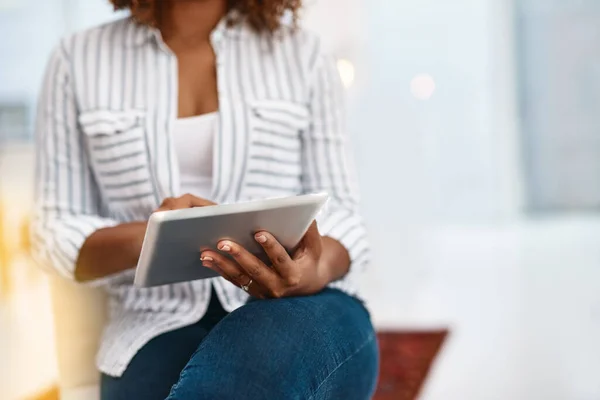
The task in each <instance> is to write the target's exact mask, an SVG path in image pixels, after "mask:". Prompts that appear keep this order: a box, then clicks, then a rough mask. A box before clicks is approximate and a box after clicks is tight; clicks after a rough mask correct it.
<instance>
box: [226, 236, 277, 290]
mask: <svg viewBox="0 0 600 400" xmlns="http://www.w3.org/2000/svg"><path fill="white" fill-rule="evenodd" d="M217 248H218V249H219V250H221V251H222V252H224V253H227V254H229V255H230V256H231V257H232V258H233V259H234V260H235V262H236V263H237V265H239V266H240V267H241V268H242V269H243V270H244V271H245V272H246V274H247V275H248V276H249V277H250V278H252V279H253V280H255V281H256V282H258V283H259V284H260V285H261V286H263V287H265V288H267V289H268V290H276V289H277V288H278V287H279V286H280V277H279V276H278V275H277V274H276V273H275V272H274V271H273V269H271V268H269V267H268V266H266V265H265V263H263V262H262V261H261V260H259V259H258V258H257V257H256V256H255V255H254V254H252V253H250V252H249V251H248V250H246V249H245V248H243V247H242V246H240V245H238V244H237V243H234V242H232V241H230V240H222V241H221V242H219V243H218V244H217Z"/></svg>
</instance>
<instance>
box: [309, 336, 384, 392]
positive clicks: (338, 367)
mask: <svg viewBox="0 0 600 400" xmlns="http://www.w3.org/2000/svg"><path fill="white" fill-rule="evenodd" d="M373 339H375V334H374V333H372V334H371V335H369V338H368V339H367V340H366V341H365V342H364V343H363V344H362V345H360V346H359V347H358V348H357V349H356V350H355V351H354V353H352V354H350V355H349V356H348V357H346V359H345V360H344V361H342V362H341V363H340V364H339V365H338V366H337V367H335V368H334V370H333V371H331V372H330V373H329V375H327V376H326V377H325V379H323V382H321V383H320V384H319V386H317V388H316V389H315V392H314V393H313V394H312V395H311V396H310V397H309V398H308V400H313V399H314V398H315V395H316V394H317V393H319V390H320V389H321V387H322V386H323V385H324V384H325V383H326V382H327V380H328V379H329V378H330V377H331V375H333V374H334V373H335V372H336V371H337V370H338V369H340V368H341V367H342V365H344V364H346V363H347V362H348V361H350V359H351V358H353V357H354V356H355V355H357V354H358V353H360V351H361V350H362V349H364V348H365V347H366V346H367V345H368V344H369V343H371V342H372V341H373Z"/></svg>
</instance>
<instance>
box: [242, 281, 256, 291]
mask: <svg viewBox="0 0 600 400" xmlns="http://www.w3.org/2000/svg"><path fill="white" fill-rule="evenodd" d="M252 282H254V280H253V279H252V278H250V282H248V283H247V284H245V285H241V286H240V287H241V288H242V289H243V290H244V292H248V290H249V289H250V285H252Z"/></svg>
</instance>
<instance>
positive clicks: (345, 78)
mask: <svg viewBox="0 0 600 400" xmlns="http://www.w3.org/2000/svg"><path fill="white" fill-rule="evenodd" d="M337 68H338V71H339V73H340V77H341V78H342V83H343V84H344V87H345V88H349V87H350V86H352V84H353V83H354V78H355V76H356V71H355V69H354V64H352V63H351V62H350V61H348V60H345V59H343V58H342V59H339V60H338V62H337Z"/></svg>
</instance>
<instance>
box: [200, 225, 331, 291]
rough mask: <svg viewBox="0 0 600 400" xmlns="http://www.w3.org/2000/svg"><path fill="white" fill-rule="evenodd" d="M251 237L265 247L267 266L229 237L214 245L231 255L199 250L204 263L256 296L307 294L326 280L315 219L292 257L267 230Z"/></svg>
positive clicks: (327, 281)
mask: <svg viewBox="0 0 600 400" xmlns="http://www.w3.org/2000/svg"><path fill="white" fill-rule="evenodd" d="M254 239H255V240H256V241H257V242H258V243H259V244H260V245H261V246H262V248H263V249H264V250H265V253H266V254H267V256H268V257H269V260H270V262H271V265H270V266H268V265H266V264H265V263H263V262H262V261H261V260H260V259H258V258H257V257H256V256H254V255H253V254H251V253H250V252H248V251H247V250H246V249H244V248H243V247H242V246H240V245H238V244H237V243H234V242H232V241H229V240H223V241H221V242H219V244H218V246H217V247H218V249H219V250H220V251H221V252H223V253H225V254H228V255H229V256H231V258H229V257H226V256H225V255H223V254H221V253H219V252H217V251H211V250H205V251H203V252H202V262H203V265H204V266H205V267H207V268H210V269H212V270H214V271H216V272H218V273H219V274H220V275H221V276H223V277H224V278H225V279H227V280H228V281H230V282H232V283H233V284H234V285H236V286H239V287H242V288H244V289H245V290H246V291H247V292H248V293H250V295H252V296H254V297H257V298H282V297H289V296H303V295H310V294H314V293H318V292H319V291H321V290H322V289H323V288H324V287H325V286H326V285H327V284H328V283H329V279H328V274H327V271H325V270H324V267H323V266H322V265H321V264H322V263H320V260H321V253H322V251H323V239H322V237H321V235H320V234H319V230H318V229H317V224H316V222H313V223H312V225H311V226H310V228H309V229H308V231H307V233H306V235H305V236H304V238H303V239H302V241H301V242H300V244H299V246H298V248H297V249H296V251H295V252H294V253H293V254H292V255H291V256H290V255H289V254H288V252H287V251H286V250H285V248H284V247H283V246H282V245H281V244H280V243H279V242H278V241H277V240H276V239H275V237H273V235H271V234H270V233H268V232H258V233H256V234H255V235H254Z"/></svg>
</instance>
